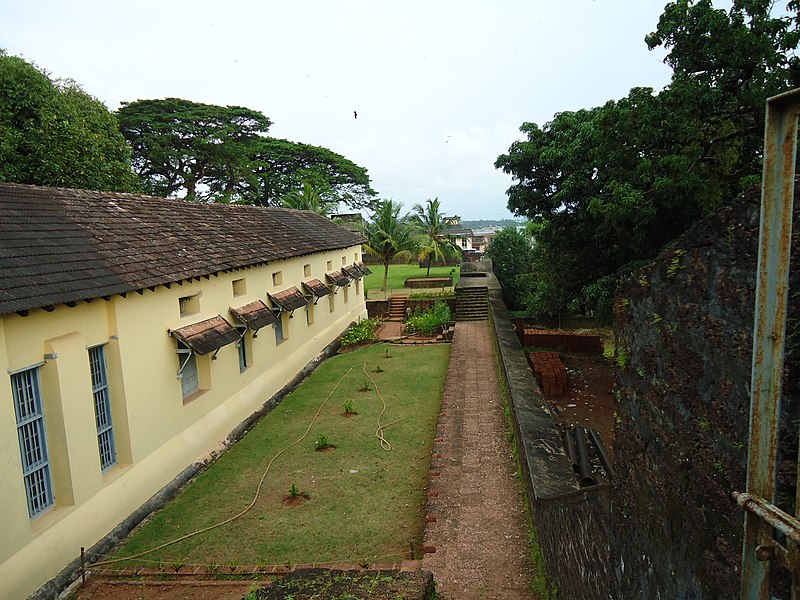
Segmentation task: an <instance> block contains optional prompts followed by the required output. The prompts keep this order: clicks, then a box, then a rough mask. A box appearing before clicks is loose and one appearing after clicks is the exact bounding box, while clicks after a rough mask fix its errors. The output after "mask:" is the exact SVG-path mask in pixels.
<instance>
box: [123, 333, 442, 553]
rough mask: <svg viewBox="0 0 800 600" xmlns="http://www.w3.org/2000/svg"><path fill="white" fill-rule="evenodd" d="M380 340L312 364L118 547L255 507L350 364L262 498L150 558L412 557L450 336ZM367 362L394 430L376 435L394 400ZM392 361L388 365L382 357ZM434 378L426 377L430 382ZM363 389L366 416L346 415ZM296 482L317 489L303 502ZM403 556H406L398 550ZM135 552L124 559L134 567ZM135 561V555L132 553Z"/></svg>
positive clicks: (167, 536)
mask: <svg viewBox="0 0 800 600" xmlns="http://www.w3.org/2000/svg"><path fill="white" fill-rule="evenodd" d="M386 348H387V347H386V346H385V345H374V346H369V347H366V348H362V349H360V350H356V351H354V352H349V353H346V354H343V355H339V356H335V357H333V358H331V359H330V360H328V361H326V362H325V363H323V364H322V365H320V367H319V368H318V369H317V370H316V371H314V373H312V375H311V376H310V377H309V378H308V379H306V380H305V381H304V382H303V383H302V384H301V385H300V386H298V388H297V389H295V391H294V392H292V393H291V394H290V395H289V396H287V397H286V398H285V399H284V400H283V402H282V403H281V404H279V405H278V406H277V407H276V408H275V409H274V410H273V411H272V412H270V413H269V414H267V415H266V416H265V417H264V418H263V419H262V420H261V421H260V422H259V423H258V424H257V425H256V426H255V427H254V428H253V429H252V430H251V431H250V432H249V433H248V434H247V435H246V436H245V437H244V438H243V439H242V440H240V441H239V442H238V443H237V444H235V445H234V446H233V447H232V448H231V449H230V450H228V451H227V452H226V453H225V454H223V455H222V456H221V457H220V458H219V460H218V461H217V462H216V463H215V464H214V465H213V466H211V467H210V468H209V469H208V470H207V471H205V472H204V473H203V474H201V475H200V476H199V477H198V478H197V479H196V480H195V481H194V482H192V483H191V484H190V485H188V486H186V487H185V488H184V489H183V490H182V491H181V492H180V493H179V494H178V496H177V497H176V498H175V500H174V501H172V502H171V503H170V504H169V505H167V506H166V507H165V508H164V509H163V510H161V511H160V512H158V513H157V514H155V515H154V516H153V517H152V518H151V519H150V520H149V521H147V523H146V524H145V525H144V526H142V527H141V529H139V530H138V531H136V532H135V533H134V534H133V535H132V536H131V537H130V538H129V539H128V540H127V541H126V543H125V544H124V546H122V547H121V548H120V549H119V550H118V551H117V553H116V556H117V557H122V556H130V555H133V554H136V553H138V552H141V551H143V550H147V549H150V548H153V547H155V546H158V545H159V544H162V543H164V542H167V541H170V540H173V539H175V538H178V537H180V536H182V535H186V534H187V533H189V532H192V531H195V530H197V529H200V528H203V527H208V526H210V525H212V524H214V523H218V522H220V521H222V520H224V519H226V518H229V517H231V516H232V515H235V514H236V513H238V512H240V511H241V510H243V509H244V508H245V507H246V506H247V505H248V504H249V503H250V501H251V500H252V498H253V495H254V493H255V490H256V486H257V484H258V481H259V479H260V478H261V476H262V473H263V472H264V469H265V468H266V466H267V464H268V463H269V461H270V460H271V459H272V457H273V456H274V455H275V454H276V453H277V452H278V451H279V450H281V449H282V448H285V447H286V446H288V445H289V444H291V443H292V442H293V441H295V440H296V439H298V438H299V437H300V436H301V435H302V434H303V432H304V431H305V430H306V428H307V427H308V425H309V423H310V422H311V421H312V419H313V417H314V414H315V413H316V411H317V409H318V408H319V406H320V404H321V403H322V402H323V401H324V400H325V397H326V396H327V395H328V394H329V393H330V391H331V390H332V389H333V388H334V387H335V386H336V384H337V382H338V381H339V380H340V379H341V378H342V376H343V375H344V374H345V373H346V372H347V370H348V369H349V368H350V367H353V366H355V368H354V369H353V370H352V371H351V372H350V374H349V375H348V376H347V377H346V378H345V379H344V381H343V382H342V383H341V385H340V386H339V388H338V389H337V390H336V392H335V393H334V394H333V395H332V396H331V397H330V399H329V400H328V402H327V404H326V405H325V407H324V408H323V409H322V412H321V413H320V415H319V417H318V419H317V421H316V423H315V424H314V426H313V427H312V428H311V430H310V431H309V432H308V436H307V437H306V438H305V439H304V440H303V441H302V442H300V443H299V444H297V445H295V446H294V447H292V448H291V449H289V450H287V451H286V452H284V453H283V454H282V455H281V456H280V457H279V458H278V459H277V460H276V461H275V463H274V464H273V466H272V468H271V470H270V472H269V473H268V475H267V477H266V479H265V481H264V485H263V487H262V490H261V495H260V497H259V499H258V501H257V502H256V504H255V506H254V508H253V509H252V510H251V511H250V512H248V513H247V514H245V515H244V516H243V517H241V518H240V519H238V520H236V521H234V522H232V523H229V524H227V525H223V526H222V527H219V528H217V529H213V530H211V531H208V532H206V533H203V534H200V535H197V536H195V537H192V538H190V539H188V540H185V541H182V542H179V543H177V544H174V545H171V546H168V547H167V548H164V549H162V550H158V551H156V552H153V553H150V554H147V555H145V556H143V557H142V560H141V561H140V564H152V562H153V561H160V562H163V563H164V564H175V563H179V562H180V563H186V564H211V563H213V564H223V565H225V564H231V563H232V562H236V563H237V564H242V565H244V564H252V565H274V564H284V563H287V562H289V563H316V562H340V561H349V562H358V561H363V560H365V559H369V560H375V559H378V560H380V559H379V557H386V558H384V559H382V561H383V562H389V561H393V560H400V557H401V555H402V553H407V552H408V550H409V548H410V545H411V543H412V542H413V543H414V544H415V545H417V546H418V545H419V543H420V541H421V538H422V533H423V528H424V519H423V515H424V509H425V503H426V500H427V498H426V482H427V475H428V467H429V461H430V452H431V449H432V446H433V437H434V431H435V427H436V419H437V414H438V411H439V407H440V404H441V396H442V391H443V389H444V381H445V376H446V372H447V361H448V357H449V352H450V346H449V345H447V344H442V345H431V346H423V347H392V349H391V360H387V356H388V354H387V352H386ZM361 364H366V365H367V371H368V372H369V373H370V375H371V377H372V378H373V379H374V380H375V382H376V383H377V386H378V388H379V389H380V391H381V393H382V394H383V397H384V398H385V400H386V403H387V405H388V409H387V411H386V413H385V414H384V416H383V419H382V422H383V424H384V425H386V424H387V423H391V422H393V421H397V422H396V423H393V424H391V425H390V426H389V427H388V428H387V429H385V430H384V435H385V436H386V438H387V439H388V440H389V441H390V442H391V443H392V445H393V450H391V451H388V452H387V451H385V450H383V449H381V446H380V443H379V440H378V438H377V437H376V436H375V430H376V428H377V417H378V415H379V414H380V412H381V410H382V408H383V404H382V403H381V400H380V398H379V397H378V396H377V393H376V391H375V389H374V386H373V389H372V390H371V391H370V392H368V393H357V392H358V389H359V388H360V387H362V386H363V383H364V381H365V380H367V376H366V375H365V374H364V372H363V370H362V368H361V367H360V366H357V365H361ZM378 366H379V367H381V370H380V371H378V370H377V369H376V367H378ZM421 382H425V385H420V383H421ZM348 399H352V402H353V404H354V408H355V409H356V410H357V411H358V416H356V417H354V418H351V419H342V418H341V407H342V405H343V403H344V402H345V400H348ZM323 435H324V436H327V437H328V438H329V439H331V440H335V441H336V446H337V447H336V451H335V452H316V451H315V440H318V438H319V437H320V436H323ZM292 486H295V487H296V488H297V489H299V490H301V491H302V492H304V493H307V494H308V496H309V499H308V500H307V501H306V502H305V503H303V504H302V505H300V506H285V505H284V504H283V503H282V499H283V498H284V497H285V496H286V494H287V490H290V489H291V488H292ZM390 555H394V556H395V557H394V558H390ZM125 564H126V563H118V565H116V566H122V565H125ZM132 564H135V561H134V562H133V563H132Z"/></svg>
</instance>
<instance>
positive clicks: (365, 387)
mask: <svg viewBox="0 0 800 600" xmlns="http://www.w3.org/2000/svg"><path fill="white" fill-rule="evenodd" d="M371 389H372V387H371V386H370V385H369V381H364V383H362V384H361V387H360V388H358V391H359V392H368V391H370V390H371Z"/></svg>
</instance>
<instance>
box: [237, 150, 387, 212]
mask: <svg viewBox="0 0 800 600" xmlns="http://www.w3.org/2000/svg"><path fill="white" fill-rule="evenodd" d="M251 158H252V165H253V172H254V177H253V178H252V180H251V181H250V187H249V188H248V189H247V190H246V191H243V193H242V197H243V199H244V200H245V201H247V202H248V203H250V204H258V205H262V206H266V205H270V204H277V202H278V199H279V198H280V197H281V196H283V195H284V194H286V193H287V192H290V191H293V190H299V189H300V188H302V186H303V182H308V183H310V184H311V185H313V186H314V188H315V189H316V190H318V192H319V194H320V196H321V197H322V199H323V200H325V201H326V202H334V203H336V202H343V203H344V204H347V205H348V206H350V207H351V208H356V209H359V208H365V207H368V206H370V205H371V203H372V202H373V198H374V196H375V191H374V190H373V189H372V188H371V187H370V179H369V175H368V174H367V170H366V169H365V168H363V167H360V166H358V165H357V164H355V163H354V162H352V161H351V160H348V159H347V158H345V157H344V156H342V155H340V154H337V153H336V152H333V151H332V150H328V149H327V148H322V147H320V146H312V145H310V144H302V143H299V142H290V141H289V140H281V139H277V138H261V139H260V140H258V143H257V144H256V145H255V148H254V151H253V154H252V157H251Z"/></svg>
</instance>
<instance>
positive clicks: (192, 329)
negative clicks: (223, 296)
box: [170, 317, 239, 354]
mask: <svg viewBox="0 0 800 600" xmlns="http://www.w3.org/2000/svg"><path fill="white" fill-rule="evenodd" d="M170 334H171V335H172V336H173V337H176V338H178V339H179V340H180V341H182V342H183V343H184V344H186V345H187V346H189V348H191V349H192V350H194V351H195V352H196V353H197V354H208V353H209V352H214V351H215V350H219V349H220V348H222V347H223V346H225V345H226V344H232V343H233V342H236V341H238V340H239V334H238V333H236V330H235V329H234V328H233V327H232V326H231V324H230V323H228V322H227V321H226V320H225V319H223V318H222V317H212V318H210V319H206V320H205V321H199V322H198V323H192V324H191V325H187V326H186V327H180V328H179V329H173V330H172V331H170Z"/></svg>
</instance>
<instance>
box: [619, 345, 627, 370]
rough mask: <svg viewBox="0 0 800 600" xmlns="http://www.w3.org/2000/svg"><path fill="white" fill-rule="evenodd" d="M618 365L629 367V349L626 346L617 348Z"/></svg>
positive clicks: (622, 367)
mask: <svg viewBox="0 0 800 600" xmlns="http://www.w3.org/2000/svg"><path fill="white" fill-rule="evenodd" d="M617 366H618V367H619V368H620V369H626V368H627V367H628V351H627V350H626V349H625V348H617Z"/></svg>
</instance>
